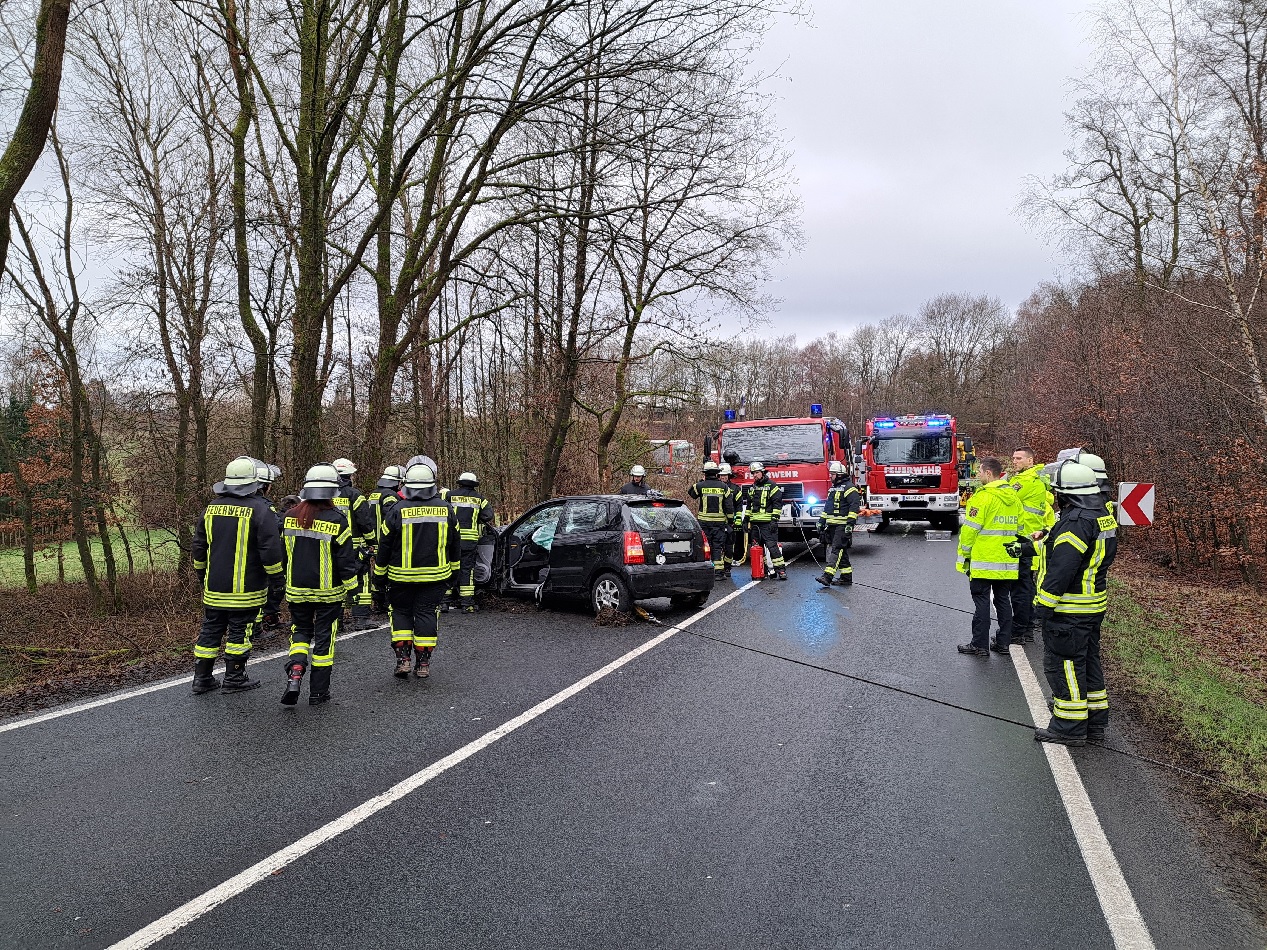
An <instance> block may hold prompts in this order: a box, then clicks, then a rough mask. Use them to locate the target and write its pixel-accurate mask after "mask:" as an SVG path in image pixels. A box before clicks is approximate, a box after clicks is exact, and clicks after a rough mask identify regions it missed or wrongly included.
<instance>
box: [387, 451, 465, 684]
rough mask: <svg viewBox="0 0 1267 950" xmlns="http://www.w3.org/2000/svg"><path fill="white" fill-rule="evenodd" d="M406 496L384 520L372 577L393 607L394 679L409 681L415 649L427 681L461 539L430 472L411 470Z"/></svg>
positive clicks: (421, 468)
mask: <svg viewBox="0 0 1267 950" xmlns="http://www.w3.org/2000/svg"><path fill="white" fill-rule="evenodd" d="M404 496H405V497H404V499H403V500H402V501H401V502H400V503H399V504H396V505H393V506H392V507H391V510H390V511H388V512H387V516H386V517H385V518H384V519H383V536H382V540H381V542H380V544H379V548H378V558H377V561H376V563H375V564H374V578H375V583H377V584H378V585H380V586H385V588H386V591H387V599H388V603H389V604H390V605H391V607H390V610H389V617H390V623H391V630H392V649H393V650H394V651H395V653H396V670H395V674H396V676H399V677H402V678H403V677H407V676H409V660H410V650H411V649H412V651H413V655H414V670H413V673H414V676H415V677H416V678H418V679H425V678H426V677H427V676H428V675H429V674H430V672H431V668H430V663H431V651H432V650H434V649H435V647H436V642H437V639H438V626H439V620H440V603H441V601H443V599H444V591H445V588H447V587H448V586H449V579H450V578H451V577H452V576H453V574H454V573H455V571H456V570H457V568H458V565H459V564H460V562H461V558H462V536H461V534H460V533H459V531H458V519H457V514H456V512H455V511H454V510H453V507H452V506H451V505H450V504H449V502H448V501H447V500H446V499H445V498H443V497H442V496H441V495H440V491H439V489H438V488H437V487H436V476H435V472H434V471H433V470H432V469H431V468H430V467H428V466H426V465H422V464H418V465H411V466H409V468H408V470H407V471H406V472H405V487H404Z"/></svg>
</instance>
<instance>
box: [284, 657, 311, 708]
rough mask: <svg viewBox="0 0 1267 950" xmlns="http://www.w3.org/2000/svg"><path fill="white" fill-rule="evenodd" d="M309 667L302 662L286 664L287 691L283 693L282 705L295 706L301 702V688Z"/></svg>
mask: <svg viewBox="0 0 1267 950" xmlns="http://www.w3.org/2000/svg"><path fill="white" fill-rule="evenodd" d="M305 672H307V669H306V668H305V667H304V665H303V664H302V663H299V662H295V663H287V664H286V692H284V693H283V694H282V705H283V706H293V705H295V703H297V702H299V689H300V687H301V686H303V684H304V673H305Z"/></svg>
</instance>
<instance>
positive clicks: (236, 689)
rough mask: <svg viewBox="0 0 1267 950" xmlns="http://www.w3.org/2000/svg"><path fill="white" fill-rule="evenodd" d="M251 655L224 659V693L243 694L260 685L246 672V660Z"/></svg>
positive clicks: (246, 654) (244, 654) (245, 654)
mask: <svg viewBox="0 0 1267 950" xmlns="http://www.w3.org/2000/svg"><path fill="white" fill-rule="evenodd" d="M250 655H251V654H249V653H243V654H242V655H241V656H230V657H226V658H225V661H224V691H225V692H226V693H245V692H246V691H247V690H248V689H255V688H256V687H257V686H259V685H260V681H259V680H254V679H251V677H250V676H248V675H247V672H246V660H247V658H248V657H249V656H250Z"/></svg>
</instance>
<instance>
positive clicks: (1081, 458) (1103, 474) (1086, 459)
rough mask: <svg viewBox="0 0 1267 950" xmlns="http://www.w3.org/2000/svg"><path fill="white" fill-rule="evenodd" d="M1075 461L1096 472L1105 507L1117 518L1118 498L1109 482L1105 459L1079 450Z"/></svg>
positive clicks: (1096, 479)
mask: <svg viewBox="0 0 1267 950" xmlns="http://www.w3.org/2000/svg"><path fill="white" fill-rule="evenodd" d="M1074 461H1075V462H1079V463H1081V464H1082V465H1085V466H1086V467H1087V468H1089V469H1091V471H1093V472H1095V481H1096V484H1097V485H1098V486H1099V487H1100V494H1102V495H1103V496H1104V507H1106V508H1108V509H1109V514H1111V515H1112V516H1113V517H1114V518H1115V519H1116V518H1117V498H1116V496H1115V495H1114V493H1113V483H1112V482H1111V481H1109V469H1108V466H1106V465H1105V464H1104V459H1102V458H1100V456H1098V455H1092V454H1091V453H1090V452H1086V451H1083V450H1081V449H1079V450H1078V454H1077V455H1076V456H1074Z"/></svg>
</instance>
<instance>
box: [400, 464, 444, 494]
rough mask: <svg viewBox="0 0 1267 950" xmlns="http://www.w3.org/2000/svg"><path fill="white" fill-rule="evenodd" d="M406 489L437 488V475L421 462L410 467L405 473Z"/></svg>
mask: <svg viewBox="0 0 1267 950" xmlns="http://www.w3.org/2000/svg"><path fill="white" fill-rule="evenodd" d="M405 487H406V488H435V487H436V473H435V472H433V471H432V470H431V466H430V465H423V464H422V463H421V462H419V463H418V464H417V465H410V466H409V470H408V471H406V472H405Z"/></svg>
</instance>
